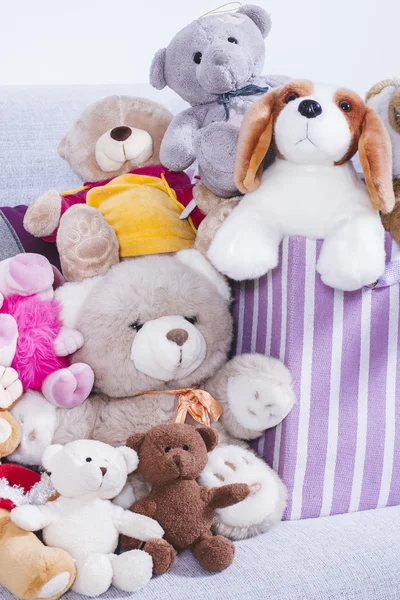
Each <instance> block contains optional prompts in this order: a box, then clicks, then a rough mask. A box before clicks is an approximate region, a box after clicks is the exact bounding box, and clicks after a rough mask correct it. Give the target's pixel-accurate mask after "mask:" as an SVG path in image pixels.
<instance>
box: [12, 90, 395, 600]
mask: <svg viewBox="0 0 400 600" xmlns="http://www.w3.org/2000/svg"><path fill="white" fill-rule="evenodd" d="M112 93H128V94H132V95H141V96H145V97H150V98H153V99H154V100H158V101H160V102H163V103H165V104H166V106H168V107H169V108H170V109H171V110H172V111H177V110H179V109H180V108H181V102H180V101H179V100H178V99H177V98H176V97H174V96H173V95H171V94H169V93H168V92H167V91H166V92H165V93H164V92H157V91H155V90H153V89H152V88H150V86H147V85H136V86H129V87H127V86H123V87H113V88H109V87H106V86H98V87H97V86H96V87H78V86H71V87H54V88H43V87H41V88H39V87H38V88H31V87H29V88H23V87H21V88H19V87H16V88H5V87H3V88H1V87H0V158H1V167H0V206H6V205H17V204H27V203H29V202H30V201H31V200H32V199H33V198H35V197H36V196H37V195H39V194H40V193H42V192H44V191H46V190H48V189H51V188H53V189H54V188H55V189H57V190H59V191H65V190H68V189H72V188H74V187H76V186H78V185H79V184H80V182H79V181H78V180H77V179H76V177H75V176H74V175H73V174H72V173H71V172H70V171H69V168H68V166H67V165H66V163H64V161H62V160H61V159H60V158H59V157H58V155H57V144H58V142H59V140H60V139H61V137H62V136H63V134H64V133H65V132H66V130H67V129H68V127H69V125H70V123H71V121H72V120H73V119H74V117H76V116H77V115H78V114H79V112H80V111H81V110H82V109H83V108H84V107H85V106H86V105H87V104H89V103H90V102H92V101H94V100H96V99H100V98H102V97H103V96H106V95H109V94H112ZM107 597H108V598H121V599H122V598H128V597H129V595H128V594H123V593H121V592H118V591H117V590H115V589H111V590H110V591H109V593H108V594H107ZM0 598H1V599H4V600H10V599H11V595H10V594H9V593H8V592H7V591H5V590H4V589H3V588H1V587H0ZM66 598H67V600H74V599H75V598H77V596H76V595H75V594H73V593H69V594H68V595H67V597H66ZM135 598H136V600H153V599H156V598H163V599H165V600H169V599H171V600H188V599H191V598H199V599H204V600H206V599H207V600H208V599H210V600H214V599H217V598H224V599H227V600H234V599H239V598H249V599H251V600H259V599H260V600H261V599H262V600H336V599H337V600H339V599H340V600H399V598H400V507H393V508H387V509H380V510H375V511H369V512H364V513H356V514H349V515H341V516H335V517H327V518H324V519H314V520H308V521H296V522H285V523H281V524H279V525H278V526H276V527H275V528H274V529H273V530H271V531H270V532H269V533H267V534H265V535H262V536H260V537H258V538H254V539H250V540H245V541H242V542H239V543H237V554H236V557H235V562H234V564H233V566H232V567H231V568H230V569H228V570H227V571H226V572H224V573H221V574H218V575H210V574H207V573H205V572H203V571H202V570H201V568H200V567H199V565H198V564H197V563H196V561H195V560H194V559H193V557H192V556H191V555H190V554H189V553H184V554H182V555H181V556H180V557H179V559H178V562H177V565H176V566H175V568H174V570H173V571H172V573H169V574H167V575H164V576H162V577H159V578H155V579H153V580H152V581H151V582H150V584H149V585H148V586H147V587H146V588H145V589H144V590H142V591H141V592H138V593H137V594H135Z"/></svg>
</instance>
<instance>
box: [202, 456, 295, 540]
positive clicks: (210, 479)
mask: <svg viewBox="0 0 400 600" xmlns="http://www.w3.org/2000/svg"><path fill="white" fill-rule="evenodd" d="M199 481H200V483H201V485H205V486H207V487H210V488H211V487H221V486H223V485H227V484H230V483H247V485H248V486H249V487H250V491H251V493H250V495H249V496H248V497H247V498H246V499H245V500H243V501H242V502H239V503H238V504H235V505H234V506H229V507H228V508H221V509H218V510H217V511H216V512H217V517H216V519H215V522H214V529H215V532H216V533H218V534H221V535H225V536H227V537H230V538H231V539H244V538H247V537H251V536H253V535H257V534H258V533H262V532H264V531H266V530H267V529H269V528H270V527H271V526H272V525H273V524H274V523H276V522H278V521H280V520H281V519H282V516H283V511H284V510H285V506H286V497H287V492H286V487H285V486H284V484H283V483H282V481H281V480H280V478H279V476H278V475H277V474H276V473H275V472H274V471H273V470H272V469H271V468H270V467H269V466H268V465H267V464H266V463H265V462H264V461H263V460H262V459H261V458H258V457H257V456H255V455H254V454H253V453H252V452H250V450H245V449H243V448H240V447H238V446H233V445H230V446H218V447H217V448H216V449H215V450H213V451H212V452H211V453H210V454H209V458H208V463H207V466H206V468H205V469H204V471H203V472H202V474H201V476H200V479H199Z"/></svg>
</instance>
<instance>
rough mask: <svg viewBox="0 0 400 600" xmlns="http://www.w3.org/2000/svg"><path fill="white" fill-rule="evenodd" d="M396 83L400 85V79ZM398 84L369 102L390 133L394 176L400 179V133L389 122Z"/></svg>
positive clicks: (390, 86) (384, 90)
mask: <svg viewBox="0 0 400 600" xmlns="http://www.w3.org/2000/svg"><path fill="white" fill-rule="evenodd" d="M395 83H396V86H397V87H399V86H400V80H399V79H398V80H396V81H395ZM396 86H395V85H388V86H387V87H385V88H384V89H383V90H382V91H381V92H379V94H376V95H375V96H373V97H372V98H370V100H368V102H367V104H368V105H369V106H371V107H372V108H374V109H375V110H376V112H377V113H378V115H379V116H380V118H381V119H382V121H383V123H384V125H385V127H386V129H387V131H388V133H389V135H390V139H391V141H392V157H393V177H394V178H395V179H400V133H398V132H397V131H395V130H394V129H393V127H392V126H391V124H390V122H389V103H390V100H391V97H392V95H393V92H394V91H395V89H396Z"/></svg>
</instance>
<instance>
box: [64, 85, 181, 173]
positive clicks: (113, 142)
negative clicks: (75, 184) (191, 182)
mask: <svg viewBox="0 0 400 600" xmlns="http://www.w3.org/2000/svg"><path fill="white" fill-rule="evenodd" d="M171 120H172V114H171V113H170V112H169V111H168V110H167V109H166V108H164V107H163V106H161V105H160V104H158V103H156V102H153V101H151V100H147V99H144V98H133V97H129V96H109V97H107V98H104V99H103V100H100V101H99V102H95V103H94V104H91V105H90V106H88V107H87V108H86V110H85V111H84V112H83V113H82V115H81V116H80V117H79V118H78V119H77V121H75V123H74V124H73V126H72V128H71V129H70V131H69V132H68V133H67V134H66V135H65V136H64V138H63V139H62V140H61V142H60V144H59V146H58V152H59V154H60V156H61V157H62V158H64V159H65V160H66V161H67V162H68V164H69V165H70V167H71V169H72V170H73V171H74V173H76V175H78V177H80V178H81V179H82V181H84V182H87V181H102V180H104V179H108V178H110V179H111V178H113V177H117V176H118V175H122V174H124V173H128V172H129V171H131V170H132V169H135V168H137V167H143V166H146V165H153V164H159V162H160V161H159V151H160V144H161V140H162V138H163V137H164V134H165V132H166V130H167V127H168V125H169V124H170V122H171Z"/></svg>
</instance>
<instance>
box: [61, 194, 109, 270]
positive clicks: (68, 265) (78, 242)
mask: <svg viewBox="0 0 400 600" xmlns="http://www.w3.org/2000/svg"><path fill="white" fill-rule="evenodd" d="M57 247H58V251H59V253H60V260H61V267H62V270H63V274H64V276H65V277H66V279H67V280H69V281H82V280H83V279H87V278H89V277H95V276H97V275H103V274H104V273H106V272H107V271H108V270H109V269H110V267H112V266H113V265H115V264H117V263H118V262H119V244H118V240H117V236H116V235H115V232H114V230H113V228H112V227H111V226H110V225H109V224H108V223H107V221H106V220H105V219H104V217H103V215H102V214H101V213H99V212H98V211H97V210H96V209H95V208H92V207H90V206H86V205H85V204H79V205H76V206H73V207H71V208H70V209H69V210H68V211H67V212H66V213H65V215H64V216H63V217H62V219H61V223H60V228H59V230H58V236H57Z"/></svg>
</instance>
